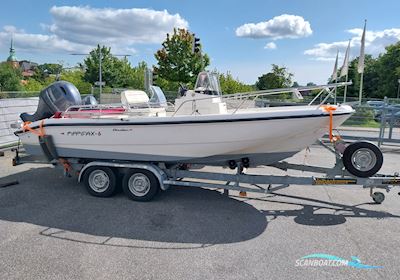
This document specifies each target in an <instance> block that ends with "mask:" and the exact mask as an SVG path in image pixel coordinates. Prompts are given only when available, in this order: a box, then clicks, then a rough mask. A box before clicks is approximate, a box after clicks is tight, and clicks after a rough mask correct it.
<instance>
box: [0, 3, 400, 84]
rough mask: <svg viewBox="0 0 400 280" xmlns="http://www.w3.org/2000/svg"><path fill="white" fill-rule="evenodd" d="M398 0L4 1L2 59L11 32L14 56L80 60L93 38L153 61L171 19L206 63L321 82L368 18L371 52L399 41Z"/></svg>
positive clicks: (355, 49) (246, 77)
mask: <svg viewBox="0 0 400 280" xmlns="http://www.w3.org/2000/svg"><path fill="white" fill-rule="evenodd" d="M399 11H400V1H396V0H391V1H388V0H381V1H368V0H364V1H357V0H352V1H349V0H347V1H344V0H337V1H333V2H332V1H318V0H302V1H295V0H280V1H278V0H275V1H269V0H262V1H251V0H248V1H207V0H202V1H188V0H175V1H93V0H92V1H82V0H81V1H35V2H33V1H18V0H14V1H7V2H4V3H2V8H1V11H0V15H1V16H0V61H1V60H5V59H6V58H7V55H8V49H9V44H10V38H11V36H12V34H13V36H14V41H15V48H16V52H17V57H18V59H20V60H21V59H27V60H32V61H36V62H39V63H43V62H62V63H63V64H64V65H65V66H69V67H70V66H74V65H75V64H76V63H77V62H78V61H81V60H82V59H83V58H80V57H76V56H71V55H70V54H71V53H76V52H79V53H86V52H88V51H90V50H91V49H92V48H93V47H94V46H95V45H97V44H104V45H107V46H110V47H111V48H112V52H113V53H115V54H130V55H131V57H130V58H129V59H130V61H131V63H132V64H133V65H135V64H137V63H138V62H139V61H142V60H144V61H146V62H147V63H149V64H155V63H156V61H155V59H154V55H153V54H154V52H155V51H156V50H157V49H159V48H160V44H161V42H162V41H163V39H164V38H165V36H166V33H168V32H171V30H172V29H173V28H174V27H182V28H188V29H189V30H190V31H191V32H194V33H196V35H197V36H199V37H200V38H201V41H202V44H203V47H204V51H205V52H206V53H207V54H208V55H209V56H210V57H211V66H210V67H209V69H211V70H213V69H217V70H219V71H222V72H226V71H230V72H231V73H232V74H233V75H234V76H235V77H238V78H239V79H240V80H241V81H244V82H246V83H254V82H255V81H256V80H257V77H258V76H260V75H261V74H263V73H266V72H268V71H269V70H270V68H271V64H272V63H275V64H279V65H283V66H286V67H288V68H289V71H290V72H292V73H294V75H295V78H294V80H296V81H298V82H299V83H300V84H305V83H307V82H310V81H312V82H315V83H325V82H326V81H327V79H328V78H329V76H330V75H331V73H332V69H333V64H334V58H335V56H336V52H337V50H339V52H340V54H341V55H340V58H342V56H343V55H344V52H345V48H346V46H347V44H348V40H350V39H351V56H352V57H355V56H358V53H359V46H360V37H361V33H362V28H363V25H364V19H367V20H368V21H367V31H368V32H367V36H366V52H367V53H370V54H372V55H374V56H376V55H378V54H379V53H381V52H383V51H384V48H385V46H386V45H388V44H393V43H395V42H397V41H398V40H399V39H400V24H399V23H400V22H399V20H398V18H399V15H398V14H399Z"/></svg>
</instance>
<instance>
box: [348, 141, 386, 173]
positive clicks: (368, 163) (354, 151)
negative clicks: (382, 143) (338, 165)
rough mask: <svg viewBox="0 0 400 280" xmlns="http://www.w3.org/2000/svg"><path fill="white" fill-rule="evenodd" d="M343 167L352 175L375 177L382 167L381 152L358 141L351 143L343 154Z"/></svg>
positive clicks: (373, 146) (368, 143) (367, 143)
mask: <svg viewBox="0 0 400 280" xmlns="http://www.w3.org/2000/svg"><path fill="white" fill-rule="evenodd" d="M342 160H343V165H344V167H345V168H346V170H347V171H348V172H350V173H351V174H352V175H354V176H357V177H362V178H367V177H371V176H373V175H375V174H376V173H377V172H378V171H379V170H380V169H381V167H382V164H383V155H382V151H381V150H380V149H379V147H377V146H376V145H374V144H372V143H370V142H367V141H360V142H354V143H351V144H350V145H348V146H347V147H346V149H345V150H344V152H343V157H342Z"/></svg>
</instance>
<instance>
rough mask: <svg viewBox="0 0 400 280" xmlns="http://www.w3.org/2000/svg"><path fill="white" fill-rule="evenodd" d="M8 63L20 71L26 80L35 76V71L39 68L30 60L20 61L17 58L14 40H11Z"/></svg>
mask: <svg viewBox="0 0 400 280" xmlns="http://www.w3.org/2000/svg"><path fill="white" fill-rule="evenodd" d="M7 63H8V64H10V65H11V66H12V67H13V68H15V69H20V70H21V73H22V76H23V77H24V78H29V77H32V76H33V75H34V74H35V69H36V68H37V67H38V64H37V63H35V62H31V61H28V60H22V61H18V59H17V56H16V55H15V48H14V40H13V38H11V45H10V54H9V56H8V58H7Z"/></svg>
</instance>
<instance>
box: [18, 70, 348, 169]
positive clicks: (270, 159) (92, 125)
mask: <svg viewBox="0 0 400 280" xmlns="http://www.w3.org/2000/svg"><path fill="white" fill-rule="evenodd" d="M215 78H216V77H215V75H212V74H210V73H200V75H199V78H198V81H197V84H196V87H195V90H194V91H186V92H185V94H184V95H183V96H182V97H180V98H178V99H176V101H175V107H174V110H173V112H170V113H168V114H167V112H166V109H165V107H163V106H159V107H155V106H151V105H149V104H148V103H147V102H148V101H149V100H146V99H144V98H137V96H138V95H132V96H134V99H135V101H136V103H134V104H135V105H136V106H135V107H134V108H132V107H131V106H130V105H132V104H133V103H132V102H129V96H128V95H126V94H123V99H124V100H126V102H125V104H124V103H123V104H121V105H119V106H115V105H114V106H111V105H106V106H97V107H96V106H90V107H88V106H87V105H86V106H85V105H84V106H81V105H75V104H74V105H73V106H71V107H69V108H67V109H66V110H65V111H62V112H61V114H59V113H56V114H59V116H58V117H57V118H54V117H50V118H41V117H40V116H39V115H40V114H41V113H40V112H37V113H36V115H37V116H39V117H37V118H35V119H32V118H29V117H28V118H27V116H26V115H23V116H22V118H23V119H24V118H25V119H24V121H28V120H32V122H31V123H29V124H28V125H26V126H25V127H23V128H22V129H20V130H19V131H17V132H16V135H17V136H18V137H19V138H20V139H21V141H22V143H23V145H24V148H25V149H26V151H27V152H28V153H30V154H41V153H42V147H41V145H40V141H39V140H38V137H37V135H35V134H33V133H32V130H39V131H44V133H45V134H46V135H47V136H51V141H52V145H53V146H54V148H55V150H56V151H55V152H56V154H57V156H58V157H62V158H77V157H79V158H81V159H86V160H87V161H90V160H94V159H96V160H98V159H101V160H132V161H141V162H163V163H168V164H174V163H202V164H210V165H222V166H224V165H227V164H229V162H231V164H233V162H236V161H240V160H242V159H244V158H246V161H247V162H248V165H249V166H258V165H265V164H271V163H274V162H277V161H279V160H282V159H285V158H288V157H290V156H292V155H294V154H295V153H297V152H299V151H301V150H303V149H304V148H306V147H307V146H309V145H311V144H313V143H314V142H315V141H316V140H317V139H318V138H320V137H322V136H323V135H324V134H325V133H326V131H327V128H328V126H329V123H330V118H332V120H331V122H332V123H333V128H336V127H337V126H339V125H341V124H342V123H343V122H344V121H345V120H346V119H348V118H349V117H350V115H351V114H352V113H353V112H354V110H353V109H352V108H351V107H350V106H348V105H332V106H329V108H330V110H331V111H329V110H328V109H327V106H325V105H308V106H295V107H274V108H241V106H240V102H241V101H242V99H243V98H244V97H243V95H242V96H240V95H233V96H223V95H222V94H221V91H220V88H219V83H217V82H216V80H215ZM212 81H214V82H212ZM72 87H73V85H71V84H65V83H64V82H61V83H55V84H53V85H52V86H50V87H49V88H48V89H46V90H44V91H43V92H44V93H45V94H46V93H47V94H48V95H49V96H51V94H53V95H54V93H55V92H57V90H59V91H60V95H61V97H62V94H63V93H64V91H65V92H66V93H67V95H68V94H70V97H72V95H73V94H72V93H76V90H71V88H72ZM45 94H43V95H42V96H44V95H45ZM143 94H144V95H145V93H143ZM64 95H65V94H64ZM75 96H76V97H75V101H74V103H79V98H77V97H78V96H79V95H77V94H75ZM245 97H247V96H245ZM49 99H50V98H42V100H43V102H42V103H44V101H45V100H49ZM53 99H54V98H53ZM70 99H72V98H70ZM131 99H132V98H131ZM66 100H68V99H66ZM232 100H234V101H236V103H237V104H238V105H237V106H236V107H234V108H228V106H227V103H228V102H229V101H232ZM137 101H139V103H138V102H137ZM138 104H141V105H142V106H138ZM52 105H54V104H52ZM124 105H125V106H124ZM126 105H128V106H126ZM64 106H65V105H64ZM39 110H42V111H44V112H47V111H48V110H46V109H44V108H42V107H41V106H40V105H39ZM59 110H60V109H59ZM330 114H332V116H330ZM42 115H43V114H42Z"/></svg>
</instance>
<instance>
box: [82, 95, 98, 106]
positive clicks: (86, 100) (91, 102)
mask: <svg viewBox="0 0 400 280" xmlns="http://www.w3.org/2000/svg"><path fill="white" fill-rule="evenodd" d="M97 104H98V103H97V100H96V98H95V97H94V96H93V95H88V96H85V98H83V99H82V105H97Z"/></svg>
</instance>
